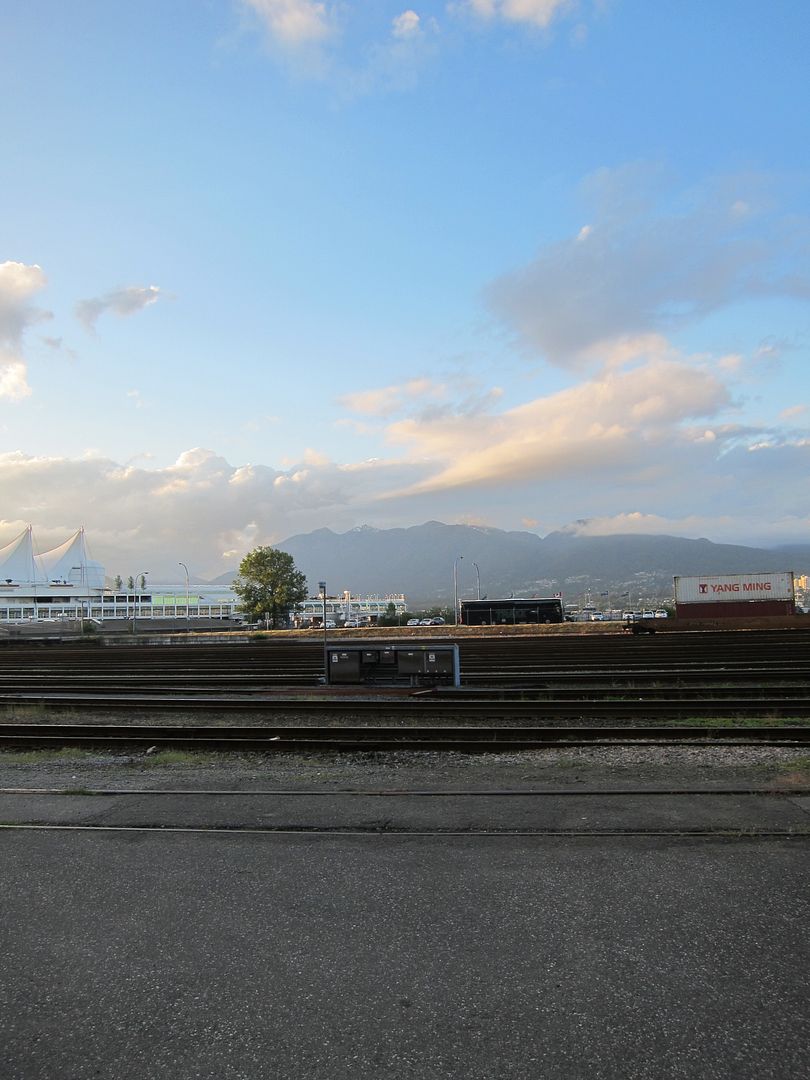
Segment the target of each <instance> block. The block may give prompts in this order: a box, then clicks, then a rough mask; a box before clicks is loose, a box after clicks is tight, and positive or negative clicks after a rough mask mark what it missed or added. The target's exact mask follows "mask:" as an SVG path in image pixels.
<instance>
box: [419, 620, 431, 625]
mask: <svg viewBox="0 0 810 1080" xmlns="http://www.w3.org/2000/svg"><path fill="white" fill-rule="evenodd" d="M432 624H433V619H420V620H419V625H420V626H431V625H432Z"/></svg>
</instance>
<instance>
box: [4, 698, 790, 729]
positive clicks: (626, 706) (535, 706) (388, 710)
mask: <svg viewBox="0 0 810 1080" xmlns="http://www.w3.org/2000/svg"><path fill="white" fill-rule="evenodd" d="M4 706H5V708H6V711H7V712H8V711H13V710H14V709H15V708H16V709H17V710H19V709H20V708H26V707H27V708H34V709H41V710H44V711H45V712H49V711H57V710H61V711H64V710H70V711H72V712H80V713H91V712H95V713H118V714H120V713H131V714H138V713H152V714H166V713H175V714H176V713H184V714H206V715H209V716H210V715H212V714H226V713H228V714H235V713H251V714H256V713H258V714H261V715H262V716H266V717H268V718H272V717H273V716H278V715H282V716H289V715H302V714H304V715H306V716H309V717H316V716H321V717H324V716H328V717H329V718H331V719H332V720H333V721H334V724H337V723H343V722H344V721H345V719H346V718H351V717H354V716H372V717H386V718H390V719H395V720H399V721H400V722H408V723H418V722H419V721H420V720H424V719H425V718H426V717H428V718H432V719H437V720H438V719H442V718H448V719H451V720H452V719H457V718H459V717H462V716H463V717H464V718H466V719H468V720H475V719H484V720H490V721H492V720H507V719H521V720H523V721H524V723H529V724H544V723H545V724H547V723H549V722H550V721H552V720H565V719H567V720H590V721H601V720H606V719H612V718H619V719H624V720H636V721H640V722H650V721H651V720H653V721H654V720H656V719H670V720H671V719H684V718H696V719H697V718H712V717H715V718H720V717H722V718H734V719H737V720H752V719H762V718H767V719H769V720H771V721H773V720H774V719H779V718H782V719H790V720H794V721H799V720H802V719H810V696H807V695H806V694H805V695H803V696H790V695H779V696H764V697H752V696H750V695H749V696H740V695H739V692H737V693H736V696H735V695H730V696H706V695H694V694H693V695H692V696H677V695H672V694H670V695H669V696H667V697H663V696H649V697H646V696H633V697H619V698H616V697H599V698H596V697H573V698H564V697H556V698H543V699H542V700H538V699H531V700H526V699H525V698H523V699H520V698H518V699H508V700H491V699H480V698H473V697H470V698H466V699H459V698H457V697H448V698H444V697H442V696H441V695H437V696H429V697H428V696H424V697H409V698H402V697H385V698H383V697H380V696H376V695H375V696H373V697H366V698H361V697H352V698H345V697H341V698H333V697H328V696H327V697H324V696H320V697H315V696H312V697H307V696H298V697H289V696H267V695H260V694H233V693H231V694H220V695H210V694H206V695H203V694H196V695H193V694H179V693H178V694H173V695H165V694H158V695H155V694H134V693H131V694H129V693H122V694H109V693H103V694H82V693H48V692H30V693H28V692H22V693H15V694H0V708H2V707H4ZM334 724H333V726H334Z"/></svg>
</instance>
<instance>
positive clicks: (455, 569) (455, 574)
mask: <svg viewBox="0 0 810 1080" xmlns="http://www.w3.org/2000/svg"><path fill="white" fill-rule="evenodd" d="M463 558H464V556H463V555H457V556H456V558H455V559H454V560H453V625H454V626H458V564H459V563H460V562H461V560H462V559H463Z"/></svg>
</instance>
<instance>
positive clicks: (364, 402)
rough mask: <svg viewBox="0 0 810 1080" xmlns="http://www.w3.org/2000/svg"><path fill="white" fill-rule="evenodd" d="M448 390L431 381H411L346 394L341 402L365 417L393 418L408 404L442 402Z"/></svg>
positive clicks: (421, 379) (422, 379)
mask: <svg viewBox="0 0 810 1080" xmlns="http://www.w3.org/2000/svg"><path fill="white" fill-rule="evenodd" d="M446 394H447V388H446V387H445V386H444V385H443V384H441V383H434V382H433V381H432V380H431V379H425V378H419V379H409V380H408V381H407V382H404V383H400V384H397V385H394V386H383V387H380V388H379V389H375V390H361V391H359V392H357V393H354V394H346V395H344V396H343V397H342V398H341V399H340V400H341V404H343V405H345V407H346V408H347V409H349V410H350V411H351V412H356V413H360V414H362V415H363V416H378V417H380V416H382V417H384V416H392V415H393V414H394V413H396V412H400V411H401V410H402V408H403V406H404V405H405V404H406V403H408V402H414V401H423V402H424V401H432V402H436V401H441V400H442V399H443V398H445V397H446Z"/></svg>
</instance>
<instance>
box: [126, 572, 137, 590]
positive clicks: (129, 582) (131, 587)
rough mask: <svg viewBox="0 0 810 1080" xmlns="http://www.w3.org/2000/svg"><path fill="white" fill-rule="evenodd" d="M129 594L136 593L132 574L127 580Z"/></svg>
mask: <svg viewBox="0 0 810 1080" xmlns="http://www.w3.org/2000/svg"><path fill="white" fill-rule="evenodd" d="M127 592H135V578H134V577H133V576H132V574H130V575H129V577H128V578H127Z"/></svg>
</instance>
